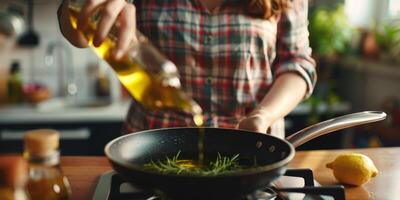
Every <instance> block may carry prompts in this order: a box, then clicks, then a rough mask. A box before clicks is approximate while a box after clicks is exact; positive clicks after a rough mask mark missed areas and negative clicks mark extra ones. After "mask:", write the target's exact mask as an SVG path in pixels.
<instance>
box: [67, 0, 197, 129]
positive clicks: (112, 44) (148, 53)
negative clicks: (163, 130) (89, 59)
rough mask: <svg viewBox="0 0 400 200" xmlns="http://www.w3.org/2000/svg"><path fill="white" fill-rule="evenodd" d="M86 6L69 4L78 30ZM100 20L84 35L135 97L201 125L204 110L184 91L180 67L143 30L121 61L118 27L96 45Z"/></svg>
mask: <svg viewBox="0 0 400 200" xmlns="http://www.w3.org/2000/svg"><path fill="white" fill-rule="evenodd" d="M82 3H83V2H82V0H70V2H69V12H70V21H71V23H72V26H73V27H74V28H76V27H77V17H78V15H79V12H80V8H81V5H82ZM99 17H100V16H99V13H96V14H94V15H93V17H92V18H91V21H90V23H89V27H88V28H87V29H86V30H83V31H82V34H83V35H84V36H85V37H86V39H87V40H88V42H89V45H90V46H91V47H92V48H93V50H94V52H95V53H96V54H97V55H98V56H99V57H100V58H101V59H103V60H105V61H106V62H107V63H108V64H109V65H110V66H111V67H112V68H113V69H114V71H115V72H116V74H117V75H118V78H119V80H120V82H121V83H122V84H123V85H124V87H125V88H126V89H127V90H128V92H129V93H130V94H131V96H132V97H133V98H135V100H136V101H138V102H139V103H140V104H142V105H143V106H144V107H145V108H147V109H151V110H155V109H172V110H179V111H184V112H187V113H190V114H192V115H193V116H194V121H195V123H196V124H200V125H201V124H202V123H203V122H202V120H203V116H202V109H201V107H200V106H199V105H198V104H197V103H196V102H195V101H193V100H192V99H191V98H189V97H188V96H187V95H186V94H185V93H184V92H183V91H182V90H181V85H180V80H179V74H178V70H177V67H176V66H175V65H174V64H173V63H172V62H171V61H169V60H168V59H166V57H165V56H163V55H162V54H161V53H160V52H159V51H158V50H157V49H156V48H155V47H154V46H153V45H152V44H151V43H150V42H149V40H148V39H147V38H146V37H145V36H144V35H143V34H141V33H140V32H139V31H136V35H137V38H138V42H131V44H130V49H129V51H128V52H127V53H126V54H125V55H124V57H123V58H122V59H119V60H116V59H114V58H113V56H112V52H114V51H115V49H116V44H117V39H116V38H117V37H116V36H117V34H116V33H118V26H117V25H114V26H113V27H112V29H111V31H110V33H109V34H108V36H107V38H106V39H105V40H104V41H103V43H102V44H101V45H100V46H99V47H94V46H93V45H92V41H93V37H94V33H95V30H96V22H97V21H98V18H99Z"/></svg>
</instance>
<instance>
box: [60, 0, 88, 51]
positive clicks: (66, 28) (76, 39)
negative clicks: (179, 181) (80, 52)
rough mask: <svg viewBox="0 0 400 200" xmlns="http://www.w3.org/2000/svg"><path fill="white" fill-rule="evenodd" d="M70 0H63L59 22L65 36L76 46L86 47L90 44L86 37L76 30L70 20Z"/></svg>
mask: <svg viewBox="0 0 400 200" xmlns="http://www.w3.org/2000/svg"><path fill="white" fill-rule="evenodd" d="M68 3H69V1H68V0H65V1H63V3H62V4H61V5H60V7H59V8H58V11H57V17H58V23H59V25H60V30H61V33H62V34H63V36H64V37H65V38H66V39H67V40H68V41H69V42H70V43H71V44H72V45H74V46H76V47H80V48H84V47H87V46H88V43H87V41H86V39H85V38H84V37H83V35H82V34H80V32H78V31H76V30H75V29H74V28H73V27H72V25H71V22H70V20H69V11H68Z"/></svg>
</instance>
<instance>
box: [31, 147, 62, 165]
mask: <svg viewBox="0 0 400 200" xmlns="http://www.w3.org/2000/svg"><path fill="white" fill-rule="evenodd" d="M24 154H25V157H26V159H27V160H28V162H29V163H30V164H37V165H48V166H55V165H58V164H59V163H60V152H59V151H58V150H54V151H50V152H46V153H43V154H33V153H30V152H29V151H26V152H25V153H24Z"/></svg>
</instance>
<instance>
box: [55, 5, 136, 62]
mask: <svg viewBox="0 0 400 200" xmlns="http://www.w3.org/2000/svg"><path fill="white" fill-rule="evenodd" d="M68 3H69V1H65V2H64V4H63V6H62V9H61V13H60V14H59V17H60V19H59V21H60V26H61V31H62V32H63V34H64V36H65V38H67V39H68V40H69V41H70V42H71V43H72V44H73V45H75V46H77V47H87V44H88V42H87V41H86V39H85V38H84V37H83V36H82V35H81V34H80V31H82V30H85V29H86V28H87V27H88V24H89V20H90V17H91V16H92V15H93V14H94V13H95V12H96V11H97V10H98V9H100V11H99V12H100V15H101V18H100V20H99V22H98V24H97V30H96V32H95V34H94V38H93V45H94V46H96V47H98V46H100V45H101V43H102V42H103V41H104V39H105V38H106V37H107V34H108V32H109V31H110V30H111V27H112V26H113V24H115V23H118V24H119V33H118V34H119V35H118V43H117V50H116V51H115V52H114V56H115V58H117V59H119V58H121V57H122V56H123V55H124V54H125V52H126V51H127V50H128V48H129V44H130V42H131V41H132V40H136V9H135V6H134V5H132V4H130V3H127V2H126V1H125V0H87V1H86V2H85V3H84V4H83V5H82V8H81V12H80V14H79V16H78V30H76V29H74V28H73V27H72V26H71V24H70V23H69V11H68Z"/></svg>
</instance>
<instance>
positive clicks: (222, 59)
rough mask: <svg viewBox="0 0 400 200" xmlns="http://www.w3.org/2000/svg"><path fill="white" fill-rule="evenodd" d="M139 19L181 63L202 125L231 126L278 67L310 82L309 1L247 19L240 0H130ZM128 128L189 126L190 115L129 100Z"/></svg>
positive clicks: (258, 97) (313, 75)
mask: <svg viewBox="0 0 400 200" xmlns="http://www.w3.org/2000/svg"><path fill="white" fill-rule="evenodd" d="M135 4H136V8H137V25H138V28H139V29H140V30H141V31H142V32H143V33H144V34H145V35H147V36H148V37H149V38H150V39H151V41H152V42H153V43H154V44H155V45H156V46H157V47H159V49H160V50H161V51H162V52H163V53H164V54H165V55H166V56H167V57H168V58H169V59H170V60H171V61H173V62H174V63H175V64H176V65H177V66H178V68H179V72H180V77H181V83H182V85H183V90H184V91H185V92H186V93H187V94H188V95H189V96H191V97H192V98H193V99H194V100H196V101H197V102H198V103H199V104H200V106H201V107H202V108H203V110H204V114H205V122H206V126H217V127H230V128H233V127H235V126H236V124H237V122H238V121H239V119H240V118H241V117H243V116H245V115H246V114H247V113H248V112H250V111H251V110H252V109H253V108H254V107H255V106H256V104H257V102H259V101H260V100H261V99H262V98H263V97H264V96H265V95H266V94H267V92H268V90H269V88H270V86H271V84H272V82H273V80H274V79H275V78H276V77H277V76H279V75H280V74H282V73H287V72H295V73H298V74H299V75H301V76H302V77H303V78H304V80H305V81H306V82H307V84H308V93H307V96H308V95H310V94H311V93H312V90H313V87H314V85H315V82H316V71H315V63H314V61H313V60H312V59H311V57H310V55H311V49H310V47H309V43H308V41H309V40H308V30H307V24H308V21H307V6H308V5H307V0H294V1H293V6H292V9H291V10H290V11H289V12H287V13H285V14H283V15H282V16H281V17H280V18H279V19H275V20H262V19H254V18H251V17H248V16H246V15H244V14H243V13H242V11H241V10H240V9H239V8H240V5H239V3H238V0H227V1H224V3H223V4H222V6H221V8H220V10H219V11H218V13H216V14H213V13H210V12H209V11H208V10H207V9H206V8H205V7H204V6H203V5H202V4H201V3H200V1H199V0H143V1H137V0H136V3H135ZM126 125H127V128H128V130H129V131H138V130H144V129H153V128H161V127H182V126H194V123H193V121H192V117H191V116H190V115H188V114H185V113H176V112H171V111H147V110H144V109H143V108H142V107H141V106H140V105H138V104H137V103H136V102H133V104H132V106H131V108H130V111H129V113H128V117H127V123H126Z"/></svg>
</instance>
